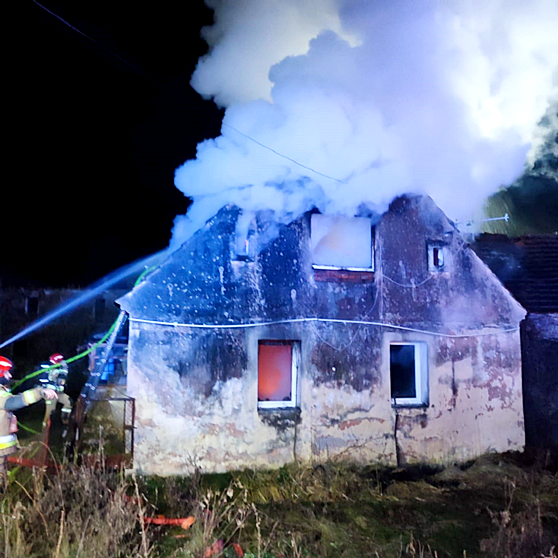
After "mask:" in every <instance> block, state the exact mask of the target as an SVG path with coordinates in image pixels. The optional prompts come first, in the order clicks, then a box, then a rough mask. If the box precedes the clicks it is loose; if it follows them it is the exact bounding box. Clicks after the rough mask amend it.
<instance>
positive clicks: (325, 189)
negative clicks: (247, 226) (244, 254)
mask: <svg viewBox="0 0 558 558" xmlns="http://www.w3.org/2000/svg"><path fill="white" fill-rule="evenodd" d="M206 3H207V4H208V6H210V7H211V8H213V10H214V12H215V23H214V25H213V26H211V27H210V28H207V29H205V30H204V32H203V35H204V38H205V39H206V40H207V42H208V43H209V46H210V49H209V52H208V54H207V55H206V56H205V57H203V58H201V59H200V61H199V63H198V66H197V68H196V70H195V73H194V75H193V77H192V85H193V87H194V88H195V89H196V90H197V91H198V92H199V93H200V94H201V95H202V96H204V97H207V98H213V99H214V100H215V102H216V103H217V104H219V105H220V106H224V107H226V112H225V116H224V119H223V126H222V131H221V136H219V137H218V138H216V139H211V140H207V141H204V142H202V143H200V144H199V145H198V149H197V157H196V159H195V160H191V161H187V162H186V163H185V164H184V165H183V166H181V167H180V168H179V169H177V171H176V175H175V184H176V186H177V187H178V188H179V189H180V190H181V191H182V192H184V194H185V195H186V196H188V197H190V198H192V199H193V204H192V206H191V207H190V210H189V211H188V214H187V215H186V216H181V217H178V218H177V219H176V221H175V227H174V231H173V243H174V245H177V244H178V243H181V242H183V241H184V240H186V239H187V238H188V237H189V236H190V235H191V234H192V233H193V232H194V231H195V230H197V229H198V228H199V227H200V226H202V225H203V223H204V222H205V221H206V220H207V219H209V218H210V217H211V216H212V215H214V214H215V213H216V212H217V211H218V210H219V209H220V208H221V207H222V206H223V205H225V204H227V203H235V204H237V205H239V206H240V207H242V208H244V209H246V210H250V211H254V210H259V209H271V210H274V211H275V216H276V219H277V220H279V221H281V222H288V221H290V220H292V219H294V218H297V217H298V216H300V215H301V214H302V213H303V212H304V211H307V210H308V209H310V208H311V207H312V206H316V207H318V208H319V209H320V210H321V211H322V212H324V213H332V214H333V213H339V214H347V215H354V213H355V211H356V210H357V208H358V207H359V206H361V205H362V204H366V205H367V206H369V207H371V208H374V209H376V210H377V211H383V210H385V209H386V207H387V204H388V203H389V202H390V201H391V200H392V199H393V198H394V197H395V196H397V195H399V194H402V193H406V192H415V193H425V194H428V195H430V196H432V198H433V199H434V201H435V202H436V203H437V204H438V205H439V206H440V207H441V208H442V209H443V210H444V211H445V212H446V214H447V215H448V216H449V217H450V218H452V219H460V220H467V219H468V218H470V217H471V215H472V214H473V212H475V211H476V210H478V209H479V207H480V206H482V204H483V202H484V200H485V199H486V198H487V196H489V195H490V194H492V193H494V192H495V191H496V190H497V189H498V188H499V187H500V186H502V185H504V184H509V183H511V182H513V181H514V180H515V179H516V178H517V177H518V176H519V175H520V174H521V173H522V171H523V170H524V167H525V164H526V162H527V161H529V157H532V154H533V153H534V152H535V151H536V149H538V148H539V143H540V141H541V140H540V134H539V136H537V135H536V130H537V123H538V122H539V121H540V119H541V118H542V117H543V115H544V114H545V111H547V109H548V106H549V102H550V100H551V99H552V98H554V99H556V98H557V96H558V33H557V32H556V29H557V28H558V2H557V1H556V0H531V1H529V2H524V1H519V0H482V1H481V0H446V1H442V0H438V1H436V0H389V1H383V0H206ZM239 132H240V133H239ZM246 136H249V138H252V139H249V138H247V137H246ZM252 140H255V141H252ZM260 144H263V146H266V147H268V148H270V149H271V150H273V151H275V152H276V153H275V152H273V151H271V150H270V149H266V148H265V147H263V146H262V145H260ZM277 153H279V154H281V155H283V157H282V156H280V155H278V154H277ZM295 161H296V162H295ZM297 163H299V164H297Z"/></svg>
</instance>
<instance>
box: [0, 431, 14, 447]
mask: <svg viewBox="0 0 558 558" xmlns="http://www.w3.org/2000/svg"><path fill="white" fill-rule="evenodd" d="M16 444H17V438H16V435H15V434H8V435H7V436H0V450H3V449H6V448H11V447H12V446H15V445H16Z"/></svg>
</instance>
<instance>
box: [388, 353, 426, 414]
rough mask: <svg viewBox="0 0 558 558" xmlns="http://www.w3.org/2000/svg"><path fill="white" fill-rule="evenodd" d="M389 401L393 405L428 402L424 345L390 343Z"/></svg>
mask: <svg viewBox="0 0 558 558" xmlns="http://www.w3.org/2000/svg"><path fill="white" fill-rule="evenodd" d="M389 366H390V380H391V400H392V403H393V404H394V405H423V404H425V403H427V401H428V361H427V352H426V344H425V343H392V344H391V345H390V347H389Z"/></svg>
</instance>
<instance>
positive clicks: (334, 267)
mask: <svg viewBox="0 0 558 558" xmlns="http://www.w3.org/2000/svg"><path fill="white" fill-rule="evenodd" d="M313 215H316V214H315V213H314V214H312V215H310V238H311V237H312V217H313ZM318 215H321V213H318ZM353 219H368V220H369V221H370V267H351V266H348V267H343V266H339V265H324V264H315V263H312V269H330V270H334V271H374V232H375V231H374V225H372V219H371V218H370V217H353ZM312 256H313V254H312Z"/></svg>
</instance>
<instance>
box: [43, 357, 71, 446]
mask: <svg viewBox="0 0 558 558" xmlns="http://www.w3.org/2000/svg"><path fill="white" fill-rule="evenodd" d="M49 362H50V365H53V364H59V365H60V366H58V367H57V368H53V369H52V370H49V372H48V377H46V378H42V379H41V380H40V381H41V382H42V383H43V384H44V385H45V387H49V388H51V389H53V390H54V391H56V392H57V394H58V401H59V402H60V403H62V409H61V412H60V420H61V421H62V424H63V426H64V431H63V433H62V435H63V436H65V435H66V431H67V428H68V424H69V422H70V414H71V412H72V400H71V399H70V397H69V396H68V394H67V393H65V391H64V389H65V387H66V380H67V379H68V364H67V363H66V361H65V360H64V356H63V355H61V354H60V353H54V354H53V355H50V357H49ZM48 366H49V365H47V367H48ZM56 404H57V401H56V400H51V401H47V402H46V408H45V416H44V418H43V428H44V427H45V426H46V425H47V424H48V421H49V420H50V415H51V414H52V412H53V411H54V410H55V409H56Z"/></svg>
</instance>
